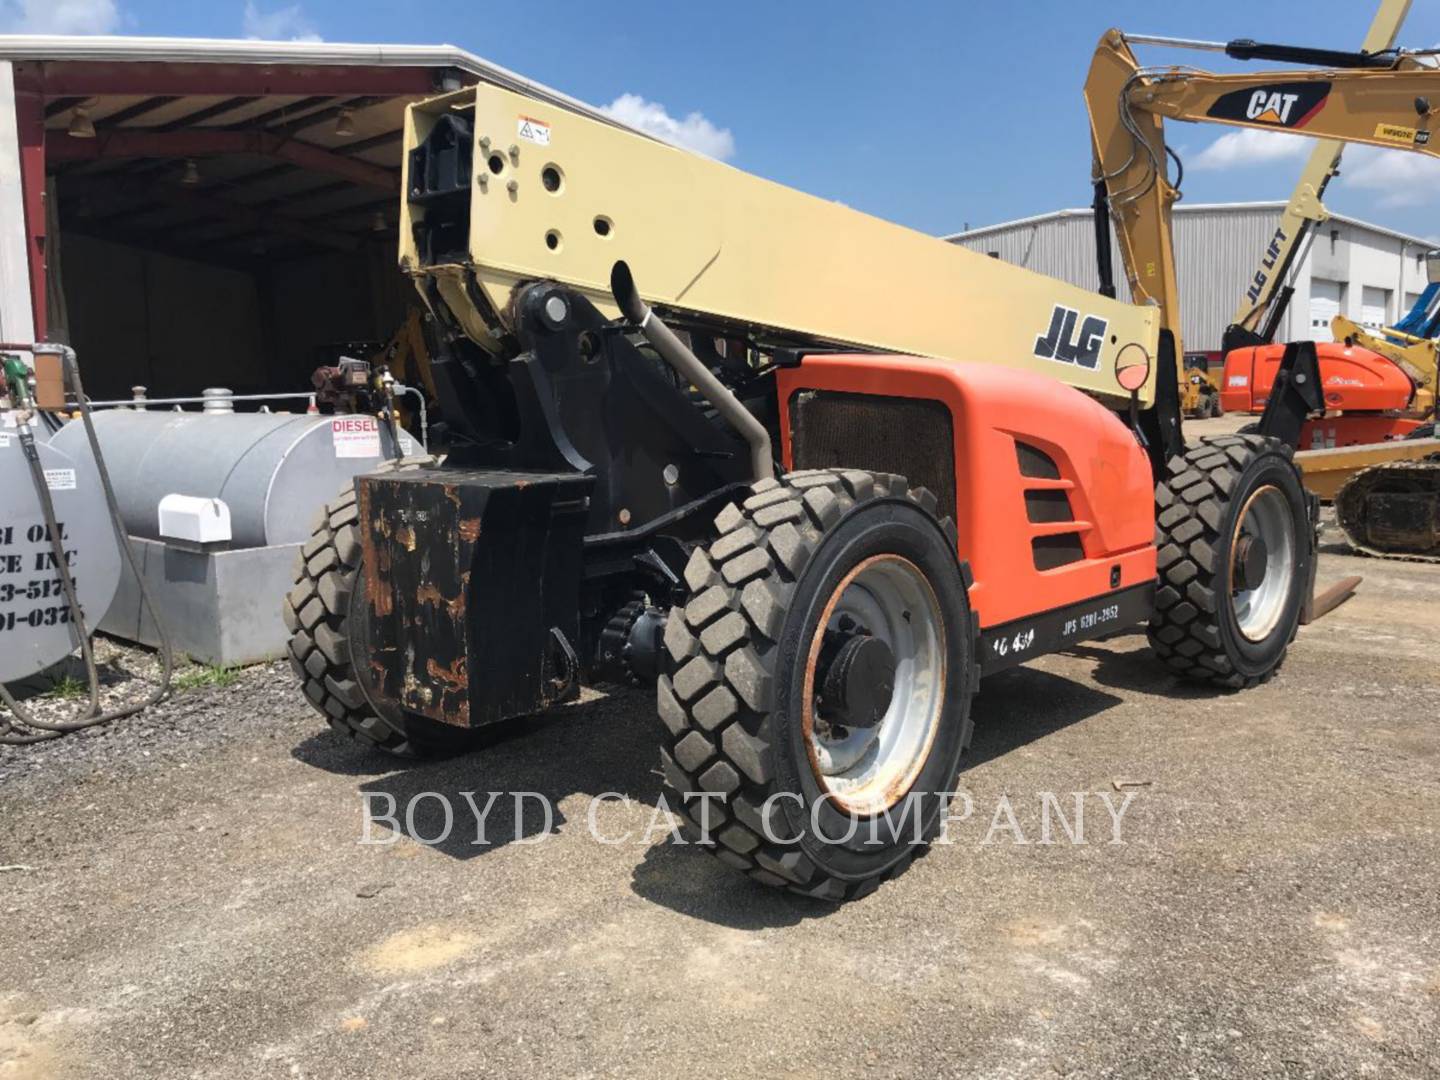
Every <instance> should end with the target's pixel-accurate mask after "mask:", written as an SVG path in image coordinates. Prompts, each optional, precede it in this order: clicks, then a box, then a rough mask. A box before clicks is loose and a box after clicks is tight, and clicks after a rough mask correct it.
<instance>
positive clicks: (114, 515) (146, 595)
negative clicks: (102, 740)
mask: <svg viewBox="0 0 1440 1080" xmlns="http://www.w3.org/2000/svg"><path fill="white" fill-rule="evenodd" d="M0 348H5V349H15V348H18V349H27V350H29V351H32V352H35V351H58V352H59V353H60V356H61V360H62V363H63V364H64V368H65V374H66V376H67V377H68V379H69V380H70V385H71V386H73V387H74V388H75V401H76V403H77V404H78V405H79V407H80V422H81V423H82V424H84V426H85V438H86V439H87V441H88V442H89V444H90V453H91V455H92V456H93V457H94V459H95V468H96V471H97V472H98V473H99V476H100V488H101V490H102V491H103V492H104V493H105V505H106V506H107V507H108V509H109V511H110V524H111V527H112V528H113V529H114V531H115V539H116V541H117V542H118V543H119V545H120V552H121V555H122V556H123V557H124V559H125V563H126V565H127V566H128V567H129V569H130V573H131V574H132V575H133V576H134V578H135V583H136V586H137V587H138V588H139V590H140V602H141V604H142V605H143V606H144V608H145V609H146V610H148V611H149V612H150V619H151V621H152V622H153V623H154V624H155V633H156V635H157V636H158V637H159V639H160V647H159V653H160V679H159V681H158V682H157V684H156V686H155V688H154V690H153V691H152V692H151V693H150V695H149V696H148V697H146V698H144V699H143V700H141V701H138V702H135V703H133V704H130V705H124V706H121V707H120V708H118V709H111V710H109V711H108V712H100V711H99V708H100V673H99V670H98V669H97V668H96V665H95V653H94V649H93V647H92V645H91V641H90V631H89V630H88V628H87V627H86V625H85V615H84V612H83V611H82V610H81V608H80V601H79V598H78V596H77V594H76V591H75V578H74V575H72V574H71V573H70V565H69V563H68V562H67V561H66V560H65V548H64V545H63V544H62V543H61V540H60V526H59V523H58V522H57V520H56V518H55V503H54V500H53V499H52V498H51V497H50V486H49V484H47V483H46V481H45V470H44V468H43V467H42V465H41V463H40V454H39V450H38V448H37V447H36V445H35V434H34V431H33V430H32V429H31V426H30V423H29V421H28V420H27V421H25V422H24V423H23V424H21V425H20V428H19V430H20V440H21V444H22V446H23V448H24V451H25V457H26V460H27V461H28V462H29V465H30V475H31V477H32V478H33V479H34V481H35V492H36V494H37V495H38V496H39V499H40V511H41V514H42V516H43V517H44V520H45V528H46V530H47V531H48V532H49V534H50V549H51V552H52V555H53V558H54V561H55V566H56V570H57V572H58V573H59V575H60V585H61V589H62V590H63V591H64V594H65V602H66V604H68V605H69V608H70V618H71V622H72V624H73V625H74V627H75V632H76V635H77V636H78V637H79V639H80V654H81V656H82V657H83V658H84V661H85V676H86V680H87V682H88V685H89V703H88V704H87V705H86V708H85V711H84V712H83V713H82V714H81V716H80V717H79V718H78V719H75V720H66V721H48V720H40V719H38V718H37V717H36V716H35V715H34V714H33V713H32V712H31V711H30V710H28V709H26V708H24V707H23V706H22V705H21V704H20V703H19V702H17V701H16V700H15V698H14V696H13V695H12V694H11V693H10V691H9V689H8V688H7V687H6V686H5V685H4V684H3V683H0V701H3V702H4V703H5V705H6V707H7V708H8V709H9V710H10V715H11V716H12V717H14V718H15V720H18V721H19V722H20V723H21V724H22V725H23V726H25V727H28V728H33V729H34V734H30V733H22V732H18V731H16V730H15V729H14V725H13V722H12V721H11V720H9V719H6V718H3V717H0V744H4V745H9V746H26V745H29V744H31V743H37V742H44V741H46V740H49V739H58V738H59V737H60V736H61V735H65V734H68V733H69V732H72V731H79V730H81V729H82V728H89V727H95V726H97V725H99V724H108V723H110V722H112V721H114V720H120V719H123V718H124V717H127V716H133V715H134V714H135V713H137V712H140V711H141V710H142V709H148V708H150V706H152V705H156V704H158V703H159V702H160V701H161V700H163V699H164V697H165V695H166V694H168V693H169V692H170V677H171V675H172V674H173V672H174V669H175V656H174V652H173V650H172V648H171V645H170V635H169V633H168V632H167V631H166V629H165V624H164V622H163V621H162V620H161V618H160V613H159V611H157V610H156V607H155V600H154V597H153V596H152V595H151V593H150V587H149V586H148V585H147V584H146V582H145V577H144V575H143V574H141V572H140V567H139V563H138V561H137V560H136V558H135V552H134V550H133V549H132V548H131V547H130V537H129V535H128V534H126V532H125V523H124V519H123V518H122V517H121V516H120V504H119V502H118V501H117V500H116V498H115V488H114V485H113V484H112V483H111V481H110V470H109V468H108V467H107V466H106V464H105V458H104V456H103V455H102V454H101V453H100V439H99V438H98V436H96V434H95V424H94V422H93V420H92V419H91V415H90V399H89V398H88V397H86V396H85V387H84V384H83V383H82V382H81V381H80V368H79V365H78V364H77V363H76V362H75V350H74V349H72V348H70V347H69V346H64V345H61V346H49V345H34V346H23V345H21V346H14V345H0Z"/></svg>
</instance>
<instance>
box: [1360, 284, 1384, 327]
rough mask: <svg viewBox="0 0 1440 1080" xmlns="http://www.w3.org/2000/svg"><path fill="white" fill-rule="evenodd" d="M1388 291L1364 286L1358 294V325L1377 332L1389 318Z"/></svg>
mask: <svg viewBox="0 0 1440 1080" xmlns="http://www.w3.org/2000/svg"><path fill="white" fill-rule="evenodd" d="M1389 313H1390V290H1389V289H1376V288H1373V287H1371V286H1369V285H1366V286H1365V288H1364V290H1363V291H1362V292H1361V293H1360V325H1361V326H1368V327H1370V329H1371V330H1379V329H1380V328H1381V327H1382V326H1384V325H1385V324H1386V323H1387V322H1388V321H1389V318H1390V314H1389Z"/></svg>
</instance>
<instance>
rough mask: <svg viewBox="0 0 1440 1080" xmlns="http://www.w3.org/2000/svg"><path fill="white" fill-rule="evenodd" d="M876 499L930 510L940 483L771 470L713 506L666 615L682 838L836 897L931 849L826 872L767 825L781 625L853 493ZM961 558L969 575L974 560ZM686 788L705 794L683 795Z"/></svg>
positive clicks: (664, 712)
mask: <svg viewBox="0 0 1440 1080" xmlns="http://www.w3.org/2000/svg"><path fill="white" fill-rule="evenodd" d="M882 498H905V499H908V500H909V501H910V502H912V503H914V504H915V505H917V506H919V507H920V508H921V509H922V510H924V511H925V512H926V513H927V514H930V515H932V516H933V514H934V510H935V505H936V500H935V496H934V495H933V494H931V493H930V492H929V491H927V490H926V489H924V488H921V487H916V488H911V487H910V486H909V485H908V483H907V482H906V481H905V479H904V478H903V477H900V476H895V475H892V474H889V473H871V472H864V471H860V470H856V469H806V470H801V471H798V472H792V473H789V474H787V475H786V476H784V477H783V478H781V479H778V480H763V481H761V482H759V483H757V484H756V485H755V486H754V487H753V488H752V494H751V495H750V496H749V497H748V498H746V499H744V500H743V501H741V502H740V503H738V504H736V503H732V504H730V505H728V506H727V507H725V509H724V510H722V511H721V512H720V514H719V515H718V516H717V517H716V519H715V530H716V533H717V536H716V539H715V540H713V541H712V542H711V543H710V544H709V545H708V546H707V547H699V548H697V549H696V550H695V551H694V552H693V553H692V555H691V558H690V562H689V564H688V565H687V567H686V570H685V581H686V584H687V585H688V586H689V588H690V589H691V595H690V599H689V601H688V602H687V603H686V604H685V606H684V607H683V608H682V607H678V606H677V607H676V608H674V609H673V610H672V612H671V615H670V618H669V620H668V621H667V627H666V633H665V639H664V640H665V646H666V651H667V653H668V655H669V658H670V661H671V665H672V668H671V671H672V673H671V674H670V675H662V676H661V677H660V680H659V685H658V687H657V691H656V692H657V698H658V706H659V712H660V718H661V721H662V722H663V724H664V725H665V735H666V738H665V742H664V745H663V747H662V749H661V752H660V760H661V768H662V772H663V775H664V778H665V782H666V800H667V802H668V803H669V805H670V806H671V808H672V809H677V810H681V811H682V812H683V814H684V816H685V819H686V821H685V823H684V824H683V825H682V829H683V830H684V831H685V833H686V835H687V838H688V839H690V840H692V841H694V840H697V839H700V838H702V837H703V838H708V840H709V843H708V844H706V845H705V846H706V847H707V849H708V850H709V851H710V852H711V854H713V855H714V856H715V857H716V858H718V859H719V860H720V861H721V862H723V863H725V864H726V865H728V866H731V867H733V868H735V869H737V870H739V871H741V872H742V873H744V874H746V875H747V876H748V877H750V878H752V879H753V880H755V881H757V882H760V883H761V884H764V885H769V886H774V887H780V888H785V889H788V890H790V891H792V892H796V893H800V894H803V895H806V896H811V897H817V898H820V899H825V900H832V901H843V900H853V899H857V898H858V897H860V896H863V895H865V894H867V893H869V892H871V891H873V890H874V889H875V888H876V887H877V886H878V885H879V884H881V882H883V881H886V880H889V879H890V878H892V877H895V876H896V875H898V874H900V873H901V872H903V871H904V870H905V869H906V868H907V867H908V866H909V865H910V863H911V862H912V861H913V859H914V858H915V857H916V856H917V855H919V854H922V853H923V852H924V848H923V846H919V847H915V848H912V849H911V851H910V852H909V853H907V854H906V855H905V857H903V858H902V859H900V860H899V861H898V862H896V863H895V864H893V865H892V866H890V867H889V868H888V869H887V870H885V871H884V872H883V873H882V874H879V875H876V876H873V877H869V878H865V879H863V880H859V881H849V880H841V879H839V878H836V877H832V876H828V875H827V874H826V873H825V872H824V871H822V870H821V869H820V868H819V867H817V866H815V865H814V863H812V862H811V860H810V859H809V858H807V857H806V856H805V854H804V853H803V852H802V851H801V850H800V849H799V848H798V847H796V846H793V845H787V844H777V843H774V842H773V841H771V840H770V839H768V838H767V837H766V835H765V823H764V822H762V820H761V815H762V814H763V813H764V805H765V800H766V798H767V797H768V796H769V795H770V794H771V787H770V782H771V780H772V779H773V777H772V775H771V764H770V761H769V751H770V747H771V741H772V737H773V736H772V732H771V724H770V714H771V711H772V710H773V708H774V707H775V701H776V696H777V695H778V694H781V693H783V692H784V690H783V688H782V687H779V686H778V685H777V684H776V678H775V669H776V661H777V653H778V644H777V638H778V636H779V635H780V633H781V628H782V626H783V623H784V613H785V611H786V610H787V609H788V607H789V604H790V600H791V597H792V595H793V594H794V592H795V589H796V585H797V582H798V581H799V579H800V577H801V576H802V575H803V574H804V572H805V568H806V566H807V564H808V563H809V560H810V558H811V557H812V556H813V554H814V553H815V551H816V550H817V548H818V547H819V545H820V542H821V540H822V539H823V538H824V536H825V534H826V533H827V532H828V531H829V530H830V529H831V528H833V527H834V525H835V524H836V523H837V522H838V521H839V520H840V519H841V518H842V517H844V516H845V514H846V513H848V512H849V511H850V510H851V509H852V508H854V507H855V506H856V504H858V503H864V502H867V501H870V500H874V499H882ZM939 525H940V527H941V529H942V531H943V532H944V533H945V535H946V537H947V538H948V540H949V542H950V544H951V548H952V550H953V548H954V542H955V526H954V523H953V522H951V521H950V519H948V518H946V519H945V520H944V521H941V522H939ZM961 571H962V575H963V577H964V580H965V581H966V583H967V584H968V582H969V580H970V578H969V572H968V568H966V567H964V566H963V565H962V567H961ZM964 741H966V742H968V739H966V740H964ZM688 793H706V794H707V795H708V796H709V797H701V798H695V799H690V800H686V799H685V797H684V796H685V795H686V794H688ZM779 832H780V830H778V829H774V828H772V829H771V834H772V835H778V833H779Z"/></svg>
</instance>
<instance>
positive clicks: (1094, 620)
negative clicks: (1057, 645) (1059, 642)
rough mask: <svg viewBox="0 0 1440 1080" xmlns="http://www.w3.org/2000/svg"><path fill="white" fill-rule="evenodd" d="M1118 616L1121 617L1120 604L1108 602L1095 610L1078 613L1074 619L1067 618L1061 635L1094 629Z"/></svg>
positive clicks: (1070, 634) (1069, 635)
mask: <svg viewBox="0 0 1440 1080" xmlns="http://www.w3.org/2000/svg"><path fill="white" fill-rule="evenodd" d="M1118 618H1120V605H1118V604H1106V605H1105V606H1104V607H1100V608H1096V609H1095V610H1094V611H1087V612H1085V613H1084V614H1083V615H1077V616H1075V618H1073V619H1066V620H1065V626H1064V628H1063V629H1062V630H1061V631H1060V636H1061V637H1071V636H1073V635H1074V634H1078V633H1081V632H1082V631H1085V630H1093V629H1095V627H1097V626H1103V625H1104V624H1105V623H1108V622H1114V621H1115V620H1116V619H1118Z"/></svg>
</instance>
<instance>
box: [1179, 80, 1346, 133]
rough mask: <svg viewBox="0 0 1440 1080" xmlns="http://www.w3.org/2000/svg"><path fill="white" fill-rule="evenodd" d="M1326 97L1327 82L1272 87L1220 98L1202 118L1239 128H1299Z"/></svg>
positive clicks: (1258, 87)
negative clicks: (1241, 125) (1239, 126)
mask: <svg viewBox="0 0 1440 1080" xmlns="http://www.w3.org/2000/svg"><path fill="white" fill-rule="evenodd" d="M1329 96H1330V84H1329V83H1328V82H1295V83H1275V84H1273V85H1271V86H1257V87H1255V88H1254V89H1252V90H1232V91H1231V92H1230V93H1228V94H1222V95H1221V96H1220V97H1218V98H1216V99H1215V104H1213V105H1211V106H1210V109H1209V111H1208V112H1207V113H1206V115H1207V116H1211V117H1214V118H1215V119H1216V120H1231V121H1234V122H1236V123H1241V124H1265V125H1269V126H1273V127H1283V128H1301V127H1304V126H1305V125H1306V124H1307V123H1309V122H1310V118H1311V117H1312V116H1314V115H1315V114H1316V113H1317V112H1319V111H1320V110H1321V109H1322V108H1323V107H1324V105H1325V101H1326V99H1327V98H1328V97H1329Z"/></svg>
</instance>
